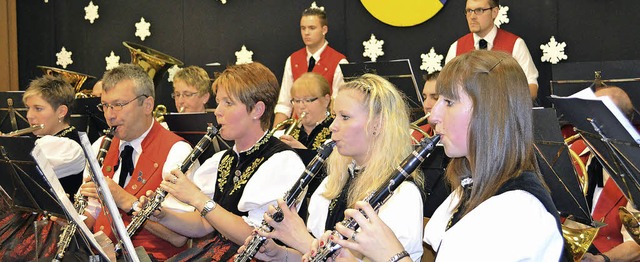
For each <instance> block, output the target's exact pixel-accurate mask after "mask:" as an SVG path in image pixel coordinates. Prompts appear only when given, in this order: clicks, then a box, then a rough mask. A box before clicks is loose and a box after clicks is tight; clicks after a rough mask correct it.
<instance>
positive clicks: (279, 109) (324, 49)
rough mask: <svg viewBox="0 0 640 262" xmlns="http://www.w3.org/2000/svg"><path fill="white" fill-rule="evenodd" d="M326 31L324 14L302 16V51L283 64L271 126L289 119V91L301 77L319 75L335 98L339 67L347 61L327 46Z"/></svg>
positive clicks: (312, 12)
mask: <svg viewBox="0 0 640 262" xmlns="http://www.w3.org/2000/svg"><path fill="white" fill-rule="evenodd" d="M328 31H329V27H328V23H327V14H326V13H325V12H324V10H322V9H318V8H307V9H305V10H304V11H303V12H302V18H301V19H300V34H301V36H302V41H303V42H304V45H305V47H304V48H302V49H300V50H298V51H296V52H295V53H293V54H291V56H289V58H287V62H286V63H285V66H284V75H283V76H282V85H281V87H280V95H279V97H278V104H277V105H276V109H275V112H276V116H275V120H274V121H273V125H274V126H276V125H277V124H278V123H280V122H282V121H284V120H286V119H287V118H289V117H291V116H292V111H293V106H292V104H291V103H290V101H291V87H292V86H293V82H294V81H295V80H296V79H298V78H299V77H300V76H301V75H302V74H304V73H306V72H314V73H318V74H320V75H322V76H323V77H324V78H325V79H327V81H328V82H329V85H330V87H331V91H332V94H333V95H334V96H335V94H337V93H338V92H337V88H338V87H339V86H340V85H341V84H342V83H344V79H343V76H342V70H340V66H338V64H346V63H347V59H346V57H345V56H344V55H343V54H341V53H339V52H338V51H336V50H335V49H333V48H331V47H330V46H329V42H327V40H326V39H325V35H326V34H327V32H328Z"/></svg>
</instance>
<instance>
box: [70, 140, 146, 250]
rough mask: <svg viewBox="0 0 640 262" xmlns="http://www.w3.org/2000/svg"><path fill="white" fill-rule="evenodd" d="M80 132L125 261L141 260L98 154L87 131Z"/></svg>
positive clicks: (93, 179)
mask: <svg viewBox="0 0 640 262" xmlns="http://www.w3.org/2000/svg"><path fill="white" fill-rule="evenodd" d="M78 134H79V135H80V145H81V146H82V149H83V151H84V156H85V158H86V159H87V162H88V164H89V166H88V167H87V168H89V169H90V170H89V173H90V174H91V180H92V181H93V182H94V183H95V184H96V188H97V189H98V190H97V191H98V197H99V198H100V203H101V204H102V211H103V212H105V210H107V212H108V213H107V215H106V216H107V219H108V220H109V222H110V223H111V228H112V230H113V231H112V232H114V234H115V236H116V238H117V239H118V240H119V241H118V242H119V243H120V242H121V243H123V245H122V247H123V248H122V254H123V255H124V258H125V261H133V262H140V258H139V257H138V255H137V253H136V250H135V248H134V247H133V243H132V242H131V238H130V237H129V234H128V233H127V228H126V227H125V226H124V222H123V221H122V217H121V216H120V212H119V211H118V206H117V205H116V202H115V200H113V195H111V191H110V190H109V185H108V184H107V181H106V180H105V179H104V174H103V173H102V169H101V168H100V165H99V164H98V160H97V157H96V154H95V153H94V152H93V149H92V148H91V142H89V138H88V136H87V133H85V132H78ZM104 189H106V190H104Z"/></svg>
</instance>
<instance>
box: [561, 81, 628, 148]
mask: <svg viewBox="0 0 640 262" xmlns="http://www.w3.org/2000/svg"><path fill="white" fill-rule="evenodd" d="M551 98H555V99H567V100H571V99H582V100H592V101H601V102H602V103H603V104H604V105H605V106H606V107H607V108H608V109H609V111H611V113H612V114H613V115H614V116H615V117H616V119H617V120H618V122H620V124H622V126H623V127H624V129H625V130H626V131H627V133H629V135H630V136H631V137H632V138H633V140H634V141H635V142H636V143H638V144H640V134H639V133H638V130H636V128H635V127H634V126H633V124H631V121H629V119H628V118H627V117H626V116H625V114H624V113H622V111H620V108H618V107H617V106H616V104H614V103H613V101H612V100H611V98H610V97H608V96H600V97H597V96H596V95H595V94H594V93H593V91H592V90H591V88H585V89H583V90H582V91H580V92H577V93H575V94H573V95H571V96H568V97H562V96H556V95H551Z"/></svg>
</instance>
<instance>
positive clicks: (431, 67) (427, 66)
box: [420, 47, 444, 74]
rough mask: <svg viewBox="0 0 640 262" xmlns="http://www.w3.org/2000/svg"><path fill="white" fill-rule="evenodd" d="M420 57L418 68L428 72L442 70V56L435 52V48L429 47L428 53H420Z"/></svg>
mask: <svg viewBox="0 0 640 262" xmlns="http://www.w3.org/2000/svg"><path fill="white" fill-rule="evenodd" d="M420 57H421V58H422V65H420V70H424V71H427V73H429V74H431V73H433V72H436V71H440V70H442V59H443V58H444V56H442V55H441V54H437V53H436V49H435V48H433V47H431V51H429V53H427V54H421V55H420Z"/></svg>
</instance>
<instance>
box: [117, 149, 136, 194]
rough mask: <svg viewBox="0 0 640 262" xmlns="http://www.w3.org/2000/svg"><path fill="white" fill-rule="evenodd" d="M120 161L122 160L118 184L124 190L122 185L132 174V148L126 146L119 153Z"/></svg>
mask: <svg viewBox="0 0 640 262" xmlns="http://www.w3.org/2000/svg"><path fill="white" fill-rule="evenodd" d="M120 159H122V168H121V169H120V179H118V184H119V185H120V186H121V187H122V188H124V183H125V182H126V181H127V177H129V176H130V175H131V173H133V147H132V146H130V145H126V146H125V147H124V150H122V152H120Z"/></svg>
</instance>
